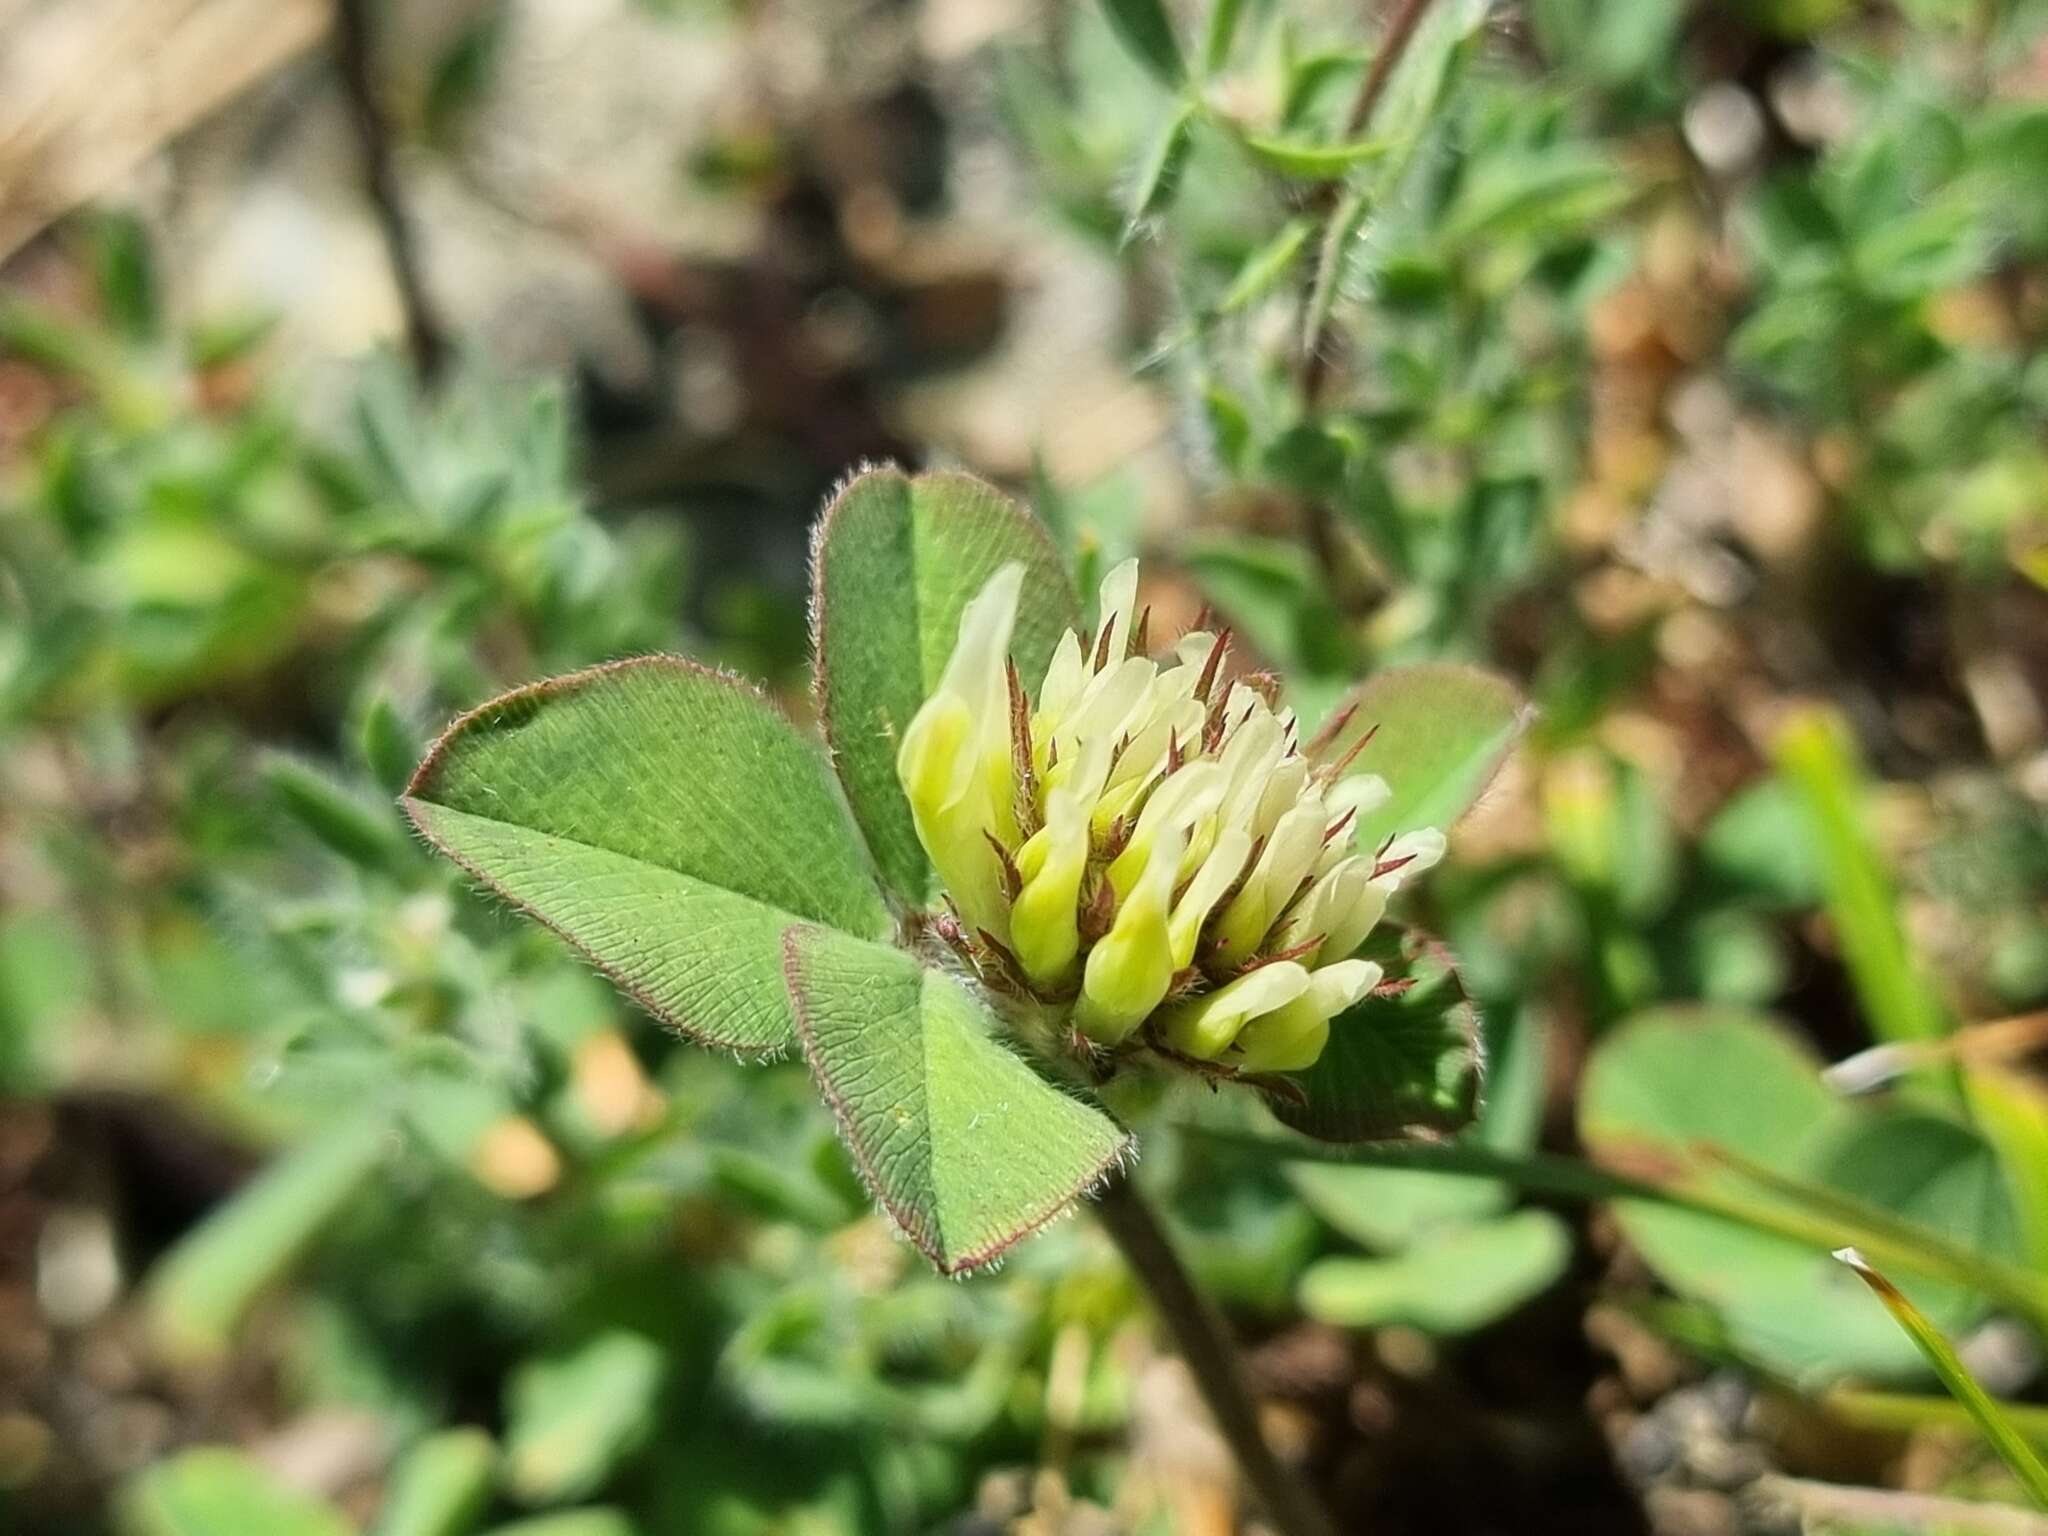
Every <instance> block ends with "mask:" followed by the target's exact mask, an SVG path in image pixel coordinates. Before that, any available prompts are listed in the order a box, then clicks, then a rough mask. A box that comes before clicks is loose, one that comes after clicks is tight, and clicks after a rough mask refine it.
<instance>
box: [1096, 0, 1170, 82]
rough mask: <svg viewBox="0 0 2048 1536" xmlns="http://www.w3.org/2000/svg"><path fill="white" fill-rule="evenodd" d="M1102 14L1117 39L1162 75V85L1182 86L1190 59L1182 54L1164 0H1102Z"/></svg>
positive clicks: (1132, 53) (1142, 61) (1160, 79)
mask: <svg viewBox="0 0 2048 1536" xmlns="http://www.w3.org/2000/svg"><path fill="white" fill-rule="evenodd" d="M1102 13H1103V15H1104V16H1106V17H1107V18H1108V19H1109V24H1110V27H1111V29H1112V30H1113V31H1114V32H1115V33H1116V35H1117V40H1118V41H1119V42H1121V43H1122V44H1123V45H1124V47H1125V48H1127V49H1129V50H1130V53H1131V56H1132V57H1133V58H1134V59H1136V60H1137V61H1138V62H1139V63H1140V64H1143V65H1144V66H1145V67H1146V68H1147V69H1149V70H1150V71H1152V73H1153V74H1154V75H1156V76H1158V78H1159V82H1160V84H1162V85H1166V86H1174V85H1178V84H1180V82H1181V81H1182V80H1183V79H1184V78H1185V77H1186V75H1187V72H1188V67H1187V61H1186V60H1185V59H1183V58H1182V57H1181V52H1180V42H1179V40H1178V39H1177V38H1175V37H1174V35H1173V22H1172V20H1171V19H1170V18H1169V17H1168V16H1167V14H1166V7H1165V6H1164V5H1163V4H1161V3H1160V0H1102Z"/></svg>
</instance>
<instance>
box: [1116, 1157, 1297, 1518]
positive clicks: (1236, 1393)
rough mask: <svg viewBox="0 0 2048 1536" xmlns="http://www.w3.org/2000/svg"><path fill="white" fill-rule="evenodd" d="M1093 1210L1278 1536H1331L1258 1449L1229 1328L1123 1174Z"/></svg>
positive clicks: (1264, 1449)
mask: <svg viewBox="0 0 2048 1536" xmlns="http://www.w3.org/2000/svg"><path fill="white" fill-rule="evenodd" d="M1095 1213H1096V1215H1097V1216H1098V1217H1099V1218H1101V1221H1102V1225H1103V1227H1104V1228H1105V1229H1106V1230H1107V1231H1108V1233H1109V1235H1110V1238H1111V1240H1112V1241H1113V1242H1115V1244H1116V1246H1117V1249H1118V1251H1120V1252H1121V1253H1122V1254H1123V1256H1124V1262H1125V1263H1127V1264H1129V1265H1130V1266H1131V1269H1132V1271H1133V1272H1134V1273H1135V1274H1136V1275H1137V1277H1138V1279H1139V1281H1140V1283H1141V1284H1143V1285H1144V1287H1145V1290H1146V1292H1147V1293H1148V1294H1149V1295H1150V1296H1151V1298H1152V1304H1153V1305H1154V1306H1155V1307H1157V1308H1158V1309H1159V1315H1160V1317H1162V1318H1163V1319H1165V1322H1166V1326H1167V1330H1168V1331H1169V1332H1170V1333H1172V1335H1173V1342H1174V1344H1175V1345H1176V1346H1178V1348H1179V1350H1180V1354H1181V1358H1182V1359H1183V1360H1185V1361H1187V1364H1188V1369H1189V1370H1190V1371H1192V1372H1193V1373H1194V1377H1195V1385H1196V1386H1197V1387H1198V1388H1199V1389H1200V1390H1201V1394H1202V1401H1203V1402H1205V1403H1206V1404H1208V1407H1209V1413H1210V1415H1211V1416H1212V1417H1213V1418H1214V1419H1215V1420H1216V1427H1217V1428H1218V1429H1219V1430H1221V1431H1222V1433H1223V1438H1224V1439H1225V1440H1226V1441H1228V1442H1229V1444H1230V1449H1231V1452H1232V1454H1233V1455H1235V1456H1236V1457H1237V1465H1238V1468H1239V1470H1240V1471H1242V1472H1243V1473H1244V1477H1245V1481H1246V1482H1248V1483H1249V1484H1251V1488H1252V1492H1253V1493H1254V1494H1255V1495H1256V1496H1257V1497H1258V1501H1259V1503H1260V1504H1261V1505H1262V1506H1263V1507H1264V1509H1265V1512H1266V1516H1267V1518H1268V1519H1269V1520H1271V1521H1272V1523H1273V1525H1274V1527H1275V1529H1277V1530H1278V1531H1279V1532H1280V1533H1281V1536H1336V1530H1337V1528H1336V1526H1335V1525H1334V1524H1333V1523H1332V1521H1331V1519H1330V1517H1329V1515H1328V1514H1327V1513H1325V1512H1324V1510H1323V1509H1322V1507H1321V1506H1320V1505H1319V1504H1318V1503H1317V1502H1316V1500H1315V1498H1314V1496H1313V1495H1311V1494H1310V1493H1309V1491H1308V1489H1307V1488H1306V1487H1304V1486H1303V1485H1302V1483H1301V1482H1300V1481H1299V1480H1297V1479H1296V1478H1295V1476H1294V1475H1293V1474H1292V1473H1290V1472H1289V1471H1288V1470H1287V1469H1286V1468H1285V1467H1283V1466H1282V1465H1281V1464H1280V1460H1279V1458H1278V1457H1276V1456H1275V1455H1274V1454H1273V1450H1272V1447H1271V1446H1269V1445H1267V1444H1266V1437H1265V1435H1264V1434H1263V1433H1261V1431H1260V1429H1259V1415H1258V1409H1257V1407H1256V1406H1255V1405H1254V1404H1253V1402H1252V1398H1251V1393H1250V1391H1249V1390H1248V1389H1247V1388H1246V1386H1245V1381H1244V1373H1243V1372H1242V1371H1241V1370H1239V1368H1238V1363H1237V1352H1236V1347H1235V1346H1234V1345H1233V1344H1232V1343H1231V1340H1230V1334H1229V1331H1228V1329H1227V1328H1226V1327H1225V1326H1224V1322H1223V1319H1222V1317H1221V1316H1220V1315H1218V1313H1217V1311H1216V1308H1215V1307H1214V1306H1213V1305H1211V1304H1210V1302H1209V1299H1208V1298H1207V1297H1206V1296H1204V1295H1203V1294H1202V1293H1201V1292H1200V1291H1199V1290H1197V1289H1196V1287H1195V1282H1194V1277H1193V1276H1191V1275H1190V1274H1189V1273H1188V1272H1187V1268H1186V1266H1185V1265H1183V1264H1182V1263H1181V1261H1180V1255H1179V1254H1177V1253H1175V1252H1174V1251H1173V1244H1172V1243H1171V1242H1170V1241H1168V1239H1167V1236H1166V1233H1165V1231H1164V1230H1163V1229H1162V1228H1161V1227H1160V1225H1159V1218H1158V1217H1157V1216H1156V1215H1154V1214H1153V1211H1152V1207H1151V1205H1150V1204H1148V1203H1147V1201H1146V1199H1145V1197H1144V1196H1143V1195H1142V1194H1140V1193H1139V1192H1138V1188H1137V1186H1136V1185H1135V1184H1133V1183H1132V1182H1131V1180H1130V1179H1129V1178H1128V1177H1118V1178H1115V1179H1112V1180H1111V1181H1110V1182H1109V1184H1107V1185H1106V1186H1105V1187H1104V1188H1103V1190H1102V1192H1101V1194H1099V1195H1098V1196H1097V1197H1096V1200H1095Z"/></svg>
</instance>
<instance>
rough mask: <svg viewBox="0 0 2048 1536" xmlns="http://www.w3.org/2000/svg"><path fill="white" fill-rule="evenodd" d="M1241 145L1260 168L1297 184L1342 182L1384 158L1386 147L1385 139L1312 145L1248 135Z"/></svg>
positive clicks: (1292, 140)
mask: <svg viewBox="0 0 2048 1536" xmlns="http://www.w3.org/2000/svg"><path fill="white" fill-rule="evenodd" d="M1242 142H1243V144H1244V147H1245V149H1246V150H1247V151H1249V152H1250V154H1251V156H1252V158H1254V159H1255V160H1257V161H1258V162H1259V163H1260V164H1261V165H1263V166H1265V167H1266V168H1267V169H1268V170H1272V171H1277V172H1279V173H1280V174H1281V175H1282V176H1288V177H1292V178H1293V179H1294V180H1296V181H1341V180H1343V179H1344V177H1345V176H1347V175H1349V174H1350V173H1351V172H1352V171H1354V170H1356V169H1357V168H1358V167H1359V166H1361V165H1366V164H1368V163H1370V162H1371V161H1374V160H1377V159H1379V158H1380V157H1381V156H1382V155H1384V154H1386V152H1387V147H1388V146H1387V143H1386V141H1385V140H1384V139H1357V140H1354V141H1352V142H1351V143H1349V144H1312V143H1308V142H1306V141H1304V140H1300V139H1286V138H1274V137H1268V136H1265V135H1262V134H1250V133H1248V134H1246V135H1244V137H1243V140H1242Z"/></svg>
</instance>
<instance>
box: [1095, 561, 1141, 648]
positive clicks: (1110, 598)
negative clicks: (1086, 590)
mask: <svg viewBox="0 0 2048 1536" xmlns="http://www.w3.org/2000/svg"><path fill="white" fill-rule="evenodd" d="M1137 602H1138V562H1137V561H1136V560H1126V561H1124V563H1123V564H1121V565H1119V566H1118V567H1117V568H1116V569H1115V570H1113V571H1111V572H1110V573H1109V574H1108V575H1107V576H1105V577H1103V578H1102V587H1101V590H1100V592H1099V593H1098V595H1097V602H1096V608H1097V611H1098V613H1099V615H1100V620H1101V622H1105V623H1107V624H1108V625H1109V661H1110V664H1111V665H1115V664H1116V663H1117V662H1119V661H1122V660H1123V659H1124V653H1125V652H1126V651H1128V650H1129V649H1130V643H1131V622H1132V620H1133V619H1134V618H1135V617H1136V615H1135V614H1134V612H1133V611H1132V610H1133V609H1134V608H1136V606H1137Z"/></svg>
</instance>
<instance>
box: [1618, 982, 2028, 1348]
mask: <svg viewBox="0 0 2048 1536" xmlns="http://www.w3.org/2000/svg"><path fill="white" fill-rule="evenodd" d="M1579 1134H1580V1136H1581V1137H1582V1138H1583V1139H1584V1141H1585V1142H1586V1145H1587V1147H1588V1148H1589V1149H1590V1150H1591V1151H1593V1153H1594V1154H1595V1155H1596V1156H1597V1157H1600V1158H1601V1159H1603V1160H1606V1161H1609V1162H1612V1163H1614V1164H1616V1165H1618V1166H1619V1167H1621V1168H1623V1169H1625V1170H1626V1169H1631V1168H1635V1169H1643V1170H1645V1171H1648V1172H1651V1173H1654V1174H1656V1175H1657V1176H1659V1177H1665V1178H1668V1177H1673V1176H1684V1175H1686V1174H1688V1172H1690V1174H1691V1176H1692V1177H1694V1178H1697V1179H1699V1180H1701V1181H1703V1182H1704V1185H1705V1187H1707V1188H1709V1189H1719V1190H1722V1191H1725V1192H1740V1193H1742V1194H1743V1195H1745V1196H1746V1197H1753V1195H1754V1187H1753V1185H1752V1184H1751V1183H1750V1182H1749V1181H1748V1180H1746V1179H1745V1178H1743V1177H1741V1176H1740V1175H1738V1174H1737V1173H1736V1172H1734V1171H1732V1170H1731V1169H1729V1168H1728V1167H1726V1166H1725V1165H1719V1166H1717V1165H1715V1164H1713V1163H1710V1162H1706V1161H1703V1160H1702V1159H1701V1157H1700V1155H1699V1154H1700V1149H1701V1148H1702V1147H1703V1146H1720V1147H1726V1148H1728V1149H1729V1150H1731V1151H1733V1152H1735V1153H1737V1154H1739V1155H1740V1157H1741V1158H1742V1159H1743V1160H1744V1161H1745V1162H1747V1163H1751V1164H1755V1165H1757V1166H1759V1167H1760V1168H1764V1169H1768V1170H1769V1171H1770V1172H1771V1173H1773V1174H1774V1175H1777V1176H1780V1177H1782V1178H1784V1179H1787V1180H1796V1181H1799V1182H1801V1183H1803V1184H1810V1185H1813V1186H1815V1187H1817V1188H1819V1189H1822V1190H1825V1191H1829V1192H1832V1194H1833V1195H1834V1196H1835V1197H1836V1198H1839V1199H1846V1200H1849V1201H1853V1202H1856V1203H1857V1204H1858V1205H1859V1206H1861V1207H1863V1208H1867V1209H1872V1210H1875V1211H1879V1212H1883V1213H1886V1214H1889V1215H1892V1216H1896V1217H1899V1218H1902V1219H1905V1220H1909V1221H1914V1222H1917V1223H1920V1224H1921V1225H1924V1226H1925V1227H1927V1228H1929V1229H1930V1230H1933V1231H1936V1232H1939V1233H1941V1234H1943V1235H1945V1236H1948V1237H1950V1238H1952V1239H1954V1240H1956V1241H1958V1242H1960V1243H1962V1244H1963V1245H1964V1246H1965V1247H1966V1248H1968V1249H1970V1250H1972V1251H1975V1252H1979V1253H1983V1254H1985V1255H1986V1256H1988V1257H2002V1256H2003V1255H2004V1253H2005V1252H2006V1251H2007V1250H2008V1249H2009V1248H2010V1247H2011V1245H2012V1242H2013V1237H2012V1214H2011V1208H2010V1201H2009V1199H2008V1197H2007V1195H2006V1190H2005V1184H2004V1179H2003V1176H2002V1174H2001V1173H2000V1171H1999V1168H1998V1165H1997V1161H1996V1159H1995V1158H1994V1157H1993V1156H1992V1155H1991V1153H1990V1151H1989V1149H1988V1148H1986V1147H1985V1146H1984V1144H1983V1142H1982V1141H1981V1139H1979V1138H1978V1137H1977V1136H1976V1135H1975V1133H1973V1132H1971V1131H1970V1130H1968V1129H1967V1128H1965V1127H1963V1126H1960V1125H1958V1124H1956V1123H1954V1122H1952V1121H1949V1120H1945V1119H1942V1118H1940V1117H1938V1116H1935V1115H1931V1114H1926V1113H1923V1112H1920V1111H1915V1110H1911V1109H1904V1108H1899V1109H1890V1110H1885V1111H1882V1112H1879V1111H1874V1110H1871V1109H1869V1108H1867V1107H1866V1106H1863V1105H1860V1104H1851V1103H1844V1102H1842V1101H1840V1100H1837V1099H1836V1098H1835V1097H1834V1096H1833V1095H1832V1094H1831V1093H1830V1092H1829V1091H1828V1089H1827V1088H1826V1086H1825V1084H1824V1083H1823V1082H1822V1080H1821V1078H1820V1074H1819V1064H1818V1062H1817V1061H1815V1060H1814V1058H1813V1057H1812V1055H1811V1054H1810V1053H1809V1052H1808V1051H1807V1050H1805V1049H1804V1048H1803V1047H1802V1046H1801V1045H1800V1044H1799V1043H1797V1042H1796V1041H1795V1040H1794V1039H1793V1038H1792V1037H1791V1036H1790V1035H1789V1034H1788V1033H1786V1032H1785V1031H1784V1030H1783V1029H1782V1028H1781V1027H1779V1026H1778V1025H1776V1024H1775V1023H1774V1022H1773V1021H1771V1020H1770V1019H1768V1018H1765V1017H1761V1016H1758V1015H1754V1014H1749V1013H1745V1012H1742V1011H1739V1010H1735V1009H1707V1008H1699V1009H1680V1008H1668V1009H1660V1010H1656V1011H1654V1012H1651V1013H1648V1014H1644V1015H1640V1016H1638V1017H1637V1018H1635V1019H1633V1020H1631V1021H1630V1022H1628V1023H1627V1024H1625V1025H1623V1026H1622V1027H1621V1028H1620V1029H1619V1030H1617V1031H1616V1032H1615V1033H1614V1034H1613V1035H1611V1036H1610V1037H1609V1038H1608V1039H1606V1040H1604V1041H1603V1042H1602V1043H1601V1045H1600V1047H1599V1049H1598V1050H1596V1051H1595V1053H1594V1055H1593V1058H1592V1060H1591V1061H1590V1062H1589V1063H1588V1067H1587V1072H1586V1078H1585V1082H1584V1085H1583V1088H1582V1091H1581V1097H1580V1107H1579ZM1615 1212H1616V1215H1617V1216H1618V1218H1619V1219H1620V1221H1621V1224H1622V1227H1623V1230H1624V1231H1626V1232H1627V1234H1628V1236H1629V1240H1630V1241H1631V1242H1633V1243H1634V1244H1635V1245H1636V1247H1637V1248H1639V1249H1640V1250H1641V1251H1642V1253H1643V1256H1644V1257H1645V1258H1646V1259H1647V1260H1648V1261H1649V1263H1650V1265H1651V1267H1652V1268H1653V1269H1655V1270H1656V1271H1657V1273H1658V1275H1659V1276H1660V1277H1661V1278H1662V1279H1663V1280H1664V1281H1665V1283H1666V1284H1668V1285H1670V1286H1671V1287H1672V1288H1673V1289H1674V1290H1676V1291H1678V1292H1679V1293H1680V1294H1681V1295H1684V1296H1688V1297H1692V1298H1695V1299H1697V1300H1701V1301H1704V1302H1706V1303H1707V1304H1708V1305H1710V1306H1712V1307H1713V1308H1714V1309H1715V1311H1716V1313H1717V1314H1718V1315H1719V1316H1720V1318H1721V1320H1722V1322H1723V1323H1724V1325H1725V1326H1726V1327H1727V1329H1728V1331H1729V1334H1730V1336H1731V1338H1732V1340H1733V1341H1734V1343H1735V1344H1736V1346H1737V1347H1738V1348H1740V1349H1741V1350H1743V1351H1744V1352H1745V1353H1747V1354H1750V1355H1752V1356H1754V1357H1756V1358H1757V1359H1759V1360H1762V1361H1764V1362H1765V1363H1767V1364H1769V1365H1771V1366H1773V1367H1774V1368H1776V1369H1778V1370H1780V1371H1782V1372H1784V1373H1785V1374H1787V1375H1789V1376H1792V1377H1794V1378H1799V1377H1803V1376H1808V1375H1812V1374H1815V1373H1822V1374H1830V1375H1831V1374H1835V1373H1839V1372H1844V1371H1857V1372H1862V1373H1865V1374H1868V1375H1871V1376H1882V1377H1900V1376H1912V1375H1915V1374H1917V1373H1918V1369H1919V1361H1918V1359H1917V1357H1916V1356H1915V1354H1914V1352H1913V1351H1912V1349H1911V1348H1910V1347H1909V1346H1908V1345H1907V1343H1906V1341H1905V1339H1903V1338H1902V1337H1901V1336H1900V1335H1899V1334H1898V1332H1897V1331H1896V1330H1895V1329H1893V1328H1891V1327H1890V1326H1889V1324H1888V1323H1886V1320H1885V1319H1884V1317H1883V1316H1882V1315H1881V1314H1879V1313H1876V1312H1874V1311H1872V1310H1871V1309H1868V1308H1864V1307H1859V1306H1851V1305H1846V1304H1845V1298H1848V1297H1850V1296H1853V1295H1854V1292H1855V1289H1856V1287H1855V1282H1854V1279H1853V1277H1852V1276H1850V1275H1849V1273H1848V1272H1847V1271H1845V1270H1844V1269H1842V1267H1841V1266H1840V1265H1838V1264H1835V1263H1834V1262H1832V1260H1831V1259H1830V1258H1829V1256H1828V1253H1827V1251H1826V1249H1825V1248H1823V1247H1821V1246H1818V1245H1809V1244H1805V1243H1800V1242H1796V1241H1793V1240H1791V1239H1790V1238H1787V1237H1784V1236H1780V1235H1777V1234H1774V1233H1771V1232H1767V1231H1762V1230H1758V1229H1756V1228H1753V1227H1747V1226H1741V1225H1737V1224H1735V1223H1733V1222H1730V1221H1727V1220H1724V1219H1721V1218H1719V1217H1716V1216H1709V1215H1705V1214H1702V1213H1700V1212H1696V1211H1690V1210H1682V1209H1676V1208H1673V1207H1671V1206H1667V1205H1653V1204H1649V1203H1645V1202H1639V1201H1626V1200H1624V1201H1617V1202H1616V1204H1615ZM1910 1284H1911V1287H1912V1291H1913V1295H1914V1297H1915V1300H1916V1301H1918V1302H1919V1303H1920V1304H1921V1305H1923V1306H1924V1307H1926V1308H1927V1309H1928V1310H1929V1311H1930V1312H1932V1313H1933V1314H1935V1315H1936V1316H1938V1317H1940V1318H1941V1319H1942V1320H1943V1321H1944V1323H1945V1324H1946V1325H1948V1326H1964V1325H1967V1324H1968V1323H1969V1322H1970V1321H1972V1320H1974V1319H1975V1318H1977V1317H1979V1316H1981V1315H1982V1313H1983V1311H1984V1303H1983V1301H1982V1299H1981V1298H1980V1297H1978V1296H1976V1295H1974V1294H1973V1293H1971V1292H1970V1291H1967V1290H1965V1289H1963V1288H1962V1287H1960V1286H1958V1285H1956V1284H1954V1283H1950V1282H1941V1281H1933V1280H1915V1281H1912V1282H1910Z"/></svg>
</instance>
